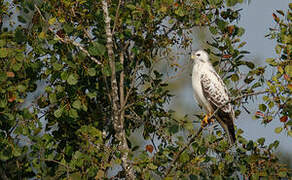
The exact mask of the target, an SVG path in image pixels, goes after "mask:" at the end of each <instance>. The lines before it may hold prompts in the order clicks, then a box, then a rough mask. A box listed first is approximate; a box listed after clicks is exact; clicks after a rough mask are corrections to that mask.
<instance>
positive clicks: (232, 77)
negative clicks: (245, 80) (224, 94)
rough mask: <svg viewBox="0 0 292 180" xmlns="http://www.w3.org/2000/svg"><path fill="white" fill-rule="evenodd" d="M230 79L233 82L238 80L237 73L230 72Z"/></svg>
mask: <svg viewBox="0 0 292 180" xmlns="http://www.w3.org/2000/svg"><path fill="white" fill-rule="evenodd" d="M231 80H232V81H233V82H237V81H238V80H239V77H238V75H237V74H232V75H231Z"/></svg>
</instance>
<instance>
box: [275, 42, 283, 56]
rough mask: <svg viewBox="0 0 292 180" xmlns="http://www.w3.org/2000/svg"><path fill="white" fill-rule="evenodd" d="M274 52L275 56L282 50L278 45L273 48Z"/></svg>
mask: <svg viewBox="0 0 292 180" xmlns="http://www.w3.org/2000/svg"><path fill="white" fill-rule="evenodd" d="M275 50H276V53H277V54H281V50H282V48H281V46H280V45H279V44H277V45H276V47H275Z"/></svg>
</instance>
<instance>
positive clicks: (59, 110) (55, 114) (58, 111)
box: [54, 107, 64, 118]
mask: <svg viewBox="0 0 292 180" xmlns="http://www.w3.org/2000/svg"><path fill="white" fill-rule="evenodd" d="M63 109H64V108H62V107H59V109H57V110H56V111H55V112H54V116H55V117H56V118H59V117H61V116H62V114H63Z"/></svg>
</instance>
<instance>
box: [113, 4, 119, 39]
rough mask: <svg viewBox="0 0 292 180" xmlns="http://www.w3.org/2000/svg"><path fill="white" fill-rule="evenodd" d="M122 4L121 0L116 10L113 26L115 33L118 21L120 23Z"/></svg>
mask: <svg viewBox="0 0 292 180" xmlns="http://www.w3.org/2000/svg"><path fill="white" fill-rule="evenodd" d="M120 6H121V0H119V4H118V8H117V10H116V16H115V21H114V26H113V30H112V33H113V34H114V33H115V29H116V26H117V23H118V19H119V11H120Z"/></svg>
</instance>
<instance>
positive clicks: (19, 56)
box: [15, 53, 25, 61]
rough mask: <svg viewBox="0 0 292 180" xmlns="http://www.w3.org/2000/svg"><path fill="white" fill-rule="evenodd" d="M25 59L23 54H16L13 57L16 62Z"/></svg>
mask: <svg viewBox="0 0 292 180" xmlns="http://www.w3.org/2000/svg"><path fill="white" fill-rule="evenodd" d="M24 58H25V56H24V54H23V53H17V54H16V56H15V59H16V60H17V61H23V60H24Z"/></svg>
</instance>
